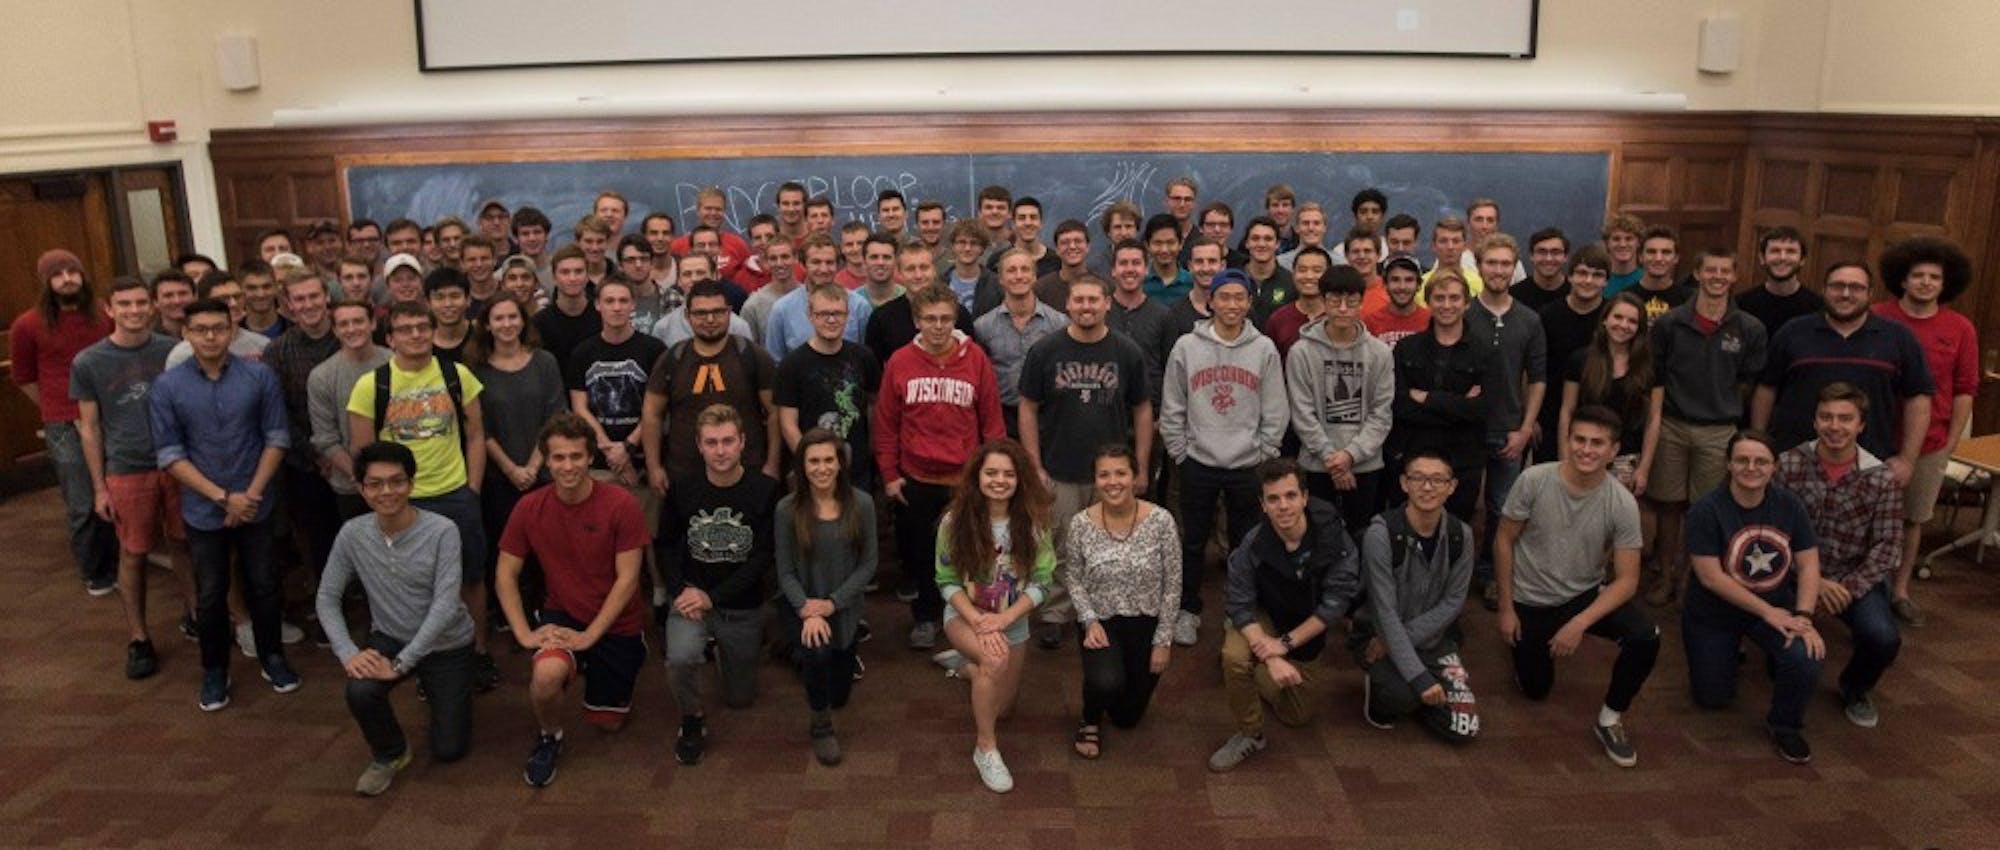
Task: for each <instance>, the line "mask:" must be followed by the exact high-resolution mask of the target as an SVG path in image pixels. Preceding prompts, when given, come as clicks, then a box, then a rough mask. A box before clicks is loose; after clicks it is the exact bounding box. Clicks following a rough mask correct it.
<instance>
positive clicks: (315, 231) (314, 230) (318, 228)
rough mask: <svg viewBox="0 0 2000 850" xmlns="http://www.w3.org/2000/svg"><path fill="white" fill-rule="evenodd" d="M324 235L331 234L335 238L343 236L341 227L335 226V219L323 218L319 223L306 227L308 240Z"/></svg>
mask: <svg viewBox="0 0 2000 850" xmlns="http://www.w3.org/2000/svg"><path fill="white" fill-rule="evenodd" d="M322 233H331V234H333V235H335V236H339V235H341V234H340V227H339V226H338V225H336V224H334V223H333V219H330V218H322V219H320V220H319V221H315V222H313V223H312V224H310V225H308V226H307V227H306V238H307V239H311V238H313V237H315V236H318V235H320V234H322Z"/></svg>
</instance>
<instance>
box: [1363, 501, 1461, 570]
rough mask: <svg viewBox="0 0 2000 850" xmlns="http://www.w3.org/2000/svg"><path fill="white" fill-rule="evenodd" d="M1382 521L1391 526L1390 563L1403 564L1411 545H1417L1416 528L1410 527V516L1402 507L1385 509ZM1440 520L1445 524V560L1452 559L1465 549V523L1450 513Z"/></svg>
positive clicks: (1408, 554)
mask: <svg viewBox="0 0 2000 850" xmlns="http://www.w3.org/2000/svg"><path fill="white" fill-rule="evenodd" d="M1382 522H1383V523H1384V524H1385V525H1387V526H1388V527H1389V558H1390V561H1389V563H1390V564H1392V565H1396V566H1401V565H1402V563H1403V561H1404V560H1405V559H1407V558H1408V557H1409V556H1410V547H1411V546H1415V545H1417V537H1418V535H1417V532H1416V529H1413V528H1411V527H1410V517H1409V515H1407V514H1405V513H1403V509H1402V508H1401V507H1394V508H1390V509H1388V510H1386V511H1383V512H1382ZM1439 522H1441V523H1442V524H1443V525H1444V539H1445V560H1446V561H1450V560H1451V559H1452V558H1455V557H1457V556H1458V553H1460V552H1463V551H1465V523H1463V522H1460V521H1459V520H1458V518H1457V517H1455V516H1452V515H1451V514H1449V513H1447V514H1445V515H1444V516H1443V517H1442V518H1440V519H1439Z"/></svg>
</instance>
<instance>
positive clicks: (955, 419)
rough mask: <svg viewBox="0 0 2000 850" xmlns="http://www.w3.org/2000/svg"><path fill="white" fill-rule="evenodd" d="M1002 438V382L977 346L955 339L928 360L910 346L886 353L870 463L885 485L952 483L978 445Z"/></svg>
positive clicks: (928, 354) (877, 397)
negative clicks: (903, 480)
mask: <svg viewBox="0 0 2000 850" xmlns="http://www.w3.org/2000/svg"><path fill="white" fill-rule="evenodd" d="M1006 433H1007V431H1006V426H1005V425H1003V424H1002V423H1001V421H1000V383H999V378H998V377H997V376H996V375H995V374H994V372H993V362H992V361H990V360H987V359H986V352H985V351H982V350H980V348H979V346H977V345H974V344H973V343H971V342H970V341H967V340H965V339H959V340H958V341H957V344H956V345H955V346H953V347H952V349H951V350H949V351H946V352H945V353H944V354H943V356H939V357H932V356H931V355H930V353H929V352H926V351H924V349H923V346H920V345H918V344H917V343H915V342H912V343H910V344H909V345H905V346H903V347H902V348H899V349H897V350H896V353H895V354H891V355H889V362H888V364H887V365H885V366H884V367H883V368H882V393H881V394H880V395H878V396H876V399H875V434H874V439H875V463H876V465H877V467H878V468H879V469H881V471H882V480H883V481H895V480H896V479H898V478H903V477H905V476H907V477H910V478H914V479H916V480H918V481H925V482H929V483H932V484H950V483H954V482H956V481H957V479H958V475H959V472H960V470H961V468H963V467H964V466H965V462H966V461H967V460H969V459H971V457H972V452H973V450H974V449H977V448H979V444H980V443H983V442H986V441H987V440H996V439H999V438H1001V437H1003V436H1006Z"/></svg>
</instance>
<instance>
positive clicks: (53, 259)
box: [35, 248, 83, 283]
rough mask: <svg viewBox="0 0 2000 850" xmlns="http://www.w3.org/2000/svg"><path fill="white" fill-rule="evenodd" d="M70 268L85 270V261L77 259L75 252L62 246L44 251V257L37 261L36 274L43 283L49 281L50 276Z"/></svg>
mask: <svg viewBox="0 0 2000 850" xmlns="http://www.w3.org/2000/svg"><path fill="white" fill-rule="evenodd" d="M70 269H75V270H77V271H83V261H82V260H79V259H77V258H76V255H75V254H72V253H70V252H68V251H65V250H63V249H61V248H50V249H49V250H47V251H43V252H42V258H41V259H39V260H36V261H35V275H36V277H37V278H39V279H40V280H41V282H42V283H48V282H49V278H52V277H55V276H56V275H57V274H58V273H61V272H65V271H68V270H70Z"/></svg>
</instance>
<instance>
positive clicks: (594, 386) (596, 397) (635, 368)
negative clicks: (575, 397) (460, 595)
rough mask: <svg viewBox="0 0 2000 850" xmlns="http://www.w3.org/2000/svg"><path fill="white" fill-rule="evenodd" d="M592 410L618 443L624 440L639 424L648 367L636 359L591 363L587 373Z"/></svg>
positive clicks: (586, 378)
mask: <svg viewBox="0 0 2000 850" xmlns="http://www.w3.org/2000/svg"><path fill="white" fill-rule="evenodd" d="M583 386H584V393H585V395H586V397H587V398H589V399H590V411H591V413H593V414H596V416H597V421H598V422H599V423H602V424H603V425H604V430H605V431H606V432H607V433H609V434H610V435H611V438H612V439H614V440H619V439H624V438H625V435H627V434H630V433H632V429H633V428H635V427H638V425H639V407H640V404H641V403H642V401H643V400H644V399H645V397H646V368H645V367H644V366H641V365H639V363H638V362H637V361H633V360H612V361H602V362H597V363H592V364H590V365H589V366H588V367H587V368H585V369H584V371H583Z"/></svg>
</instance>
